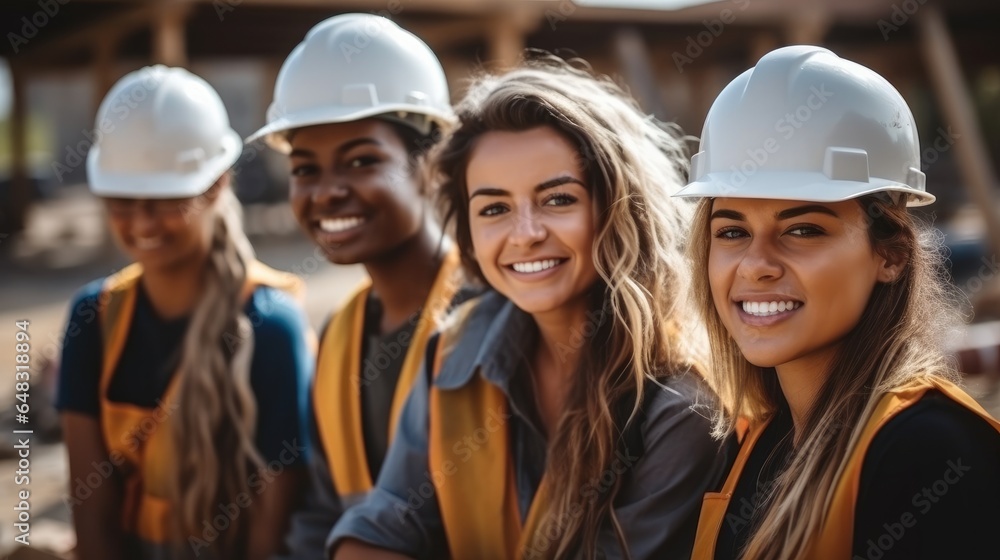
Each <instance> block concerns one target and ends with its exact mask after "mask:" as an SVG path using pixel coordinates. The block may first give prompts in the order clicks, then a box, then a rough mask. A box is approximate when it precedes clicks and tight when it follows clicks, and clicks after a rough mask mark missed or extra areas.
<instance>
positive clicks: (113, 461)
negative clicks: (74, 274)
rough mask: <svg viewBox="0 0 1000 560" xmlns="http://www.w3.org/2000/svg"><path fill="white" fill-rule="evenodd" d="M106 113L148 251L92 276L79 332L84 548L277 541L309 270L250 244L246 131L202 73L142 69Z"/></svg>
mask: <svg viewBox="0 0 1000 560" xmlns="http://www.w3.org/2000/svg"><path fill="white" fill-rule="evenodd" d="M97 126H98V127H99V128H100V129H101V130H102V131H104V134H103V136H102V137H101V138H100V140H99V141H98V142H97V143H96V144H95V146H94V147H93V148H92V150H91V152H90V155H89V157H88V161H87V170H88V176H89V181H90V187H91V190H92V191H93V192H94V194H96V195H97V196H99V197H101V199H102V200H103V202H104V205H105V208H106V210H107V213H108V219H109V225H110V228H111V231H112V233H113V235H114V237H115V239H116V241H117V242H118V244H119V245H120V246H121V247H122V249H123V250H124V251H125V252H126V253H127V254H128V256H129V257H131V258H132V259H133V260H134V264H132V265H129V266H128V267H126V268H124V269H122V270H120V271H118V272H116V273H115V274H112V275H111V276H108V277H107V278H104V279H102V280H99V281H96V282H93V283H91V284H89V285H87V286H86V287H84V288H83V289H82V290H81V291H80V293H79V294H78V295H77V297H76V301H75V302H74V303H73V304H72V307H71V315H70V320H69V326H68V328H67V331H66V339H65V344H64V348H63V358H62V372H61V375H60V387H59V391H58V408H59V409H60V411H61V412H62V416H63V425H64V429H65V434H66V442H67V447H68V451H69V460H70V479H71V480H73V481H75V483H74V485H73V487H72V488H71V496H70V501H71V503H72V505H73V514H74V523H75V526H76V532H77V540H78V550H77V553H78V557H79V558H82V559H85V560H88V559H101V560H108V559H110V560H132V559H159V558H163V559H168V558H194V557H199V558H225V559H241V558H247V559H250V558H253V559H257V558H266V557H267V556H268V555H269V554H271V553H272V552H275V551H277V550H278V549H279V547H280V545H281V537H282V535H283V533H284V529H285V527H286V525H287V521H288V517H289V515H290V512H291V510H292V508H293V506H294V504H295V502H296V500H297V497H298V496H299V493H300V490H299V489H300V484H301V480H302V478H303V469H302V465H303V464H304V463H305V461H306V458H307V457H306V454H305V453H306V452H305V450H306V449H307V447H308V441H307V438H308V430H307V429H306V428H307V423H306V419H305V411H306V408H307V402H306V399H307V390H308V385H309V380H310V377H311V374H312V350H311V347H310V342H311V341H310V337H311V331H310V329H309V327H308V326H307V324H306V322H305V318H304V315H303V313H302V312H301V308H300V306H299V303H298V301H297V299H298V298H299V297H300V296H301V290H302V286H301V283H300V281H299V280H298V279H297V278H295V277H294V276H292V275H289V274H286V273H282V272H278V271H276V270H272V269H270V268H268V267H266V266H265V265H263V264H262V263H260V262H258V261H257V260H256V259H255V257H254V252H253V249H252V247H251V246H250V243H249V241H248V240H247V238H246V235H245V234H244V233H243V230H242V225H241V223H240V221H241V216H240V207H239V202H238V201H237V200H236V197H235V195H234V194H233V191H232V189H231V187H230V181H231V172H230V171H229V169H230V167H231V166H232V165H233V164H234V163H235V161H236V160H237V159H238V158H239V155H240V153H241V147H242V142H241V139H240V137H239V136H238V135H237V134H236V133H235V132H234V131H233V130H232V129H231V128H229V121H228V117H227V115H226V111H225V108H224V107H223V105H222V101H221V100H220V99H219V97H218V94H217V93H216V92H215V91H214V90H213V89H212V88H211V87H210V86H209V85H208V84H207V83H206V82H205V81H204V80H202V79H201V78H199V77H197V76H194V75H193V74H190V73H188V72H187V71H185V70H183V69H180V68H166V67H163V66H155V67H149V68H145V69H143V70H140V71H137V72H133V73H131V74H129V75H127V76H125V77H124V78H122V80H120V81H119V82H118V83H117V84H116V85H115V86H114V87H113V88H112V90H111V91H110V92H109V93H108V95H107V97H106V98H105V100H104V102H103V103H102V105H101V107H100V110H99V112H98V117H97ZM94 473H97V474H98V475H99V478H100V483H98V484H94V483H93V482H92V481H93V480H95V476H94Z"/></svg>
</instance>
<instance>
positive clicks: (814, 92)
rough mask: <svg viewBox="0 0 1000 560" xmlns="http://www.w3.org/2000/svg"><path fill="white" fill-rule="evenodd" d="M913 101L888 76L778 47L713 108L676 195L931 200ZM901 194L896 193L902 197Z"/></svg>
mask: <svg viewBox="0 0 1000 560" xmlns="http://www.w3.org/2000/svg"><path fill="white" fill-rule="evenodd" d="M919 152H920V143H919V140H918V139H917V127H916V123H915V122H914V120H913V115H912V114H911V113H910V109H909V107H907V106H906V102H904V101H903V98H902V96H901V95H900V94H899V92H898V91H896V89H895V88H894V87H892V85H891V84H889V82H888V81H886V80H885V79H884V78H883V77H882V76H879V75H878V74H876V73H875V72H874V71H872V70H871V69H869V68H866V67H864V66H861V65H860V64H857V63H854V62H851V61H849V60H844V59H842V58H840V57H838V56H837V55H835V54H834V53H832V52H830V51H828V50H826V49H823V48H820V47H812V46H792V47H784V48H780V49H777V50H775V51H772V52H770V53H768V54H766V55H764V57H763V58H761V59H760V61H759V62H758V63H757V65H756V66H755V67H753V68H751V69H749V70H747V71H746V72H744V73H743V74H741V75H740V76H738V77H737V78H736V79H735V80H733V81H732V82H730V84H729V85H728V86H726V88H725V89H723V90H722V93H720V94H719V97H717V98H716V100H715V103H713V104H712V108H711V109H710V110H709V112H708V117H707V119H706V120H705V128H704V130H703V131H702V135H701V148H700V151H699V152H698V153H697V154H695V156H694V158H693V159H692V160H691V178H692V182H691V183H689V184H688V185H687V186H686V187H685V188H683V189H681V190H680V191H679V192H678V193H677V194H676V195H675V196H681V197H717V196H722V197H735V198H768V199H788V200H805V201H815V202H836V201H841V200H848V199H851V198H856V197H859V196H862V195H866V194H871V193H876V192H889V193H901V195H904V196H906V197H907V204H908V205H909V206H921V205H924V204H930V203H931V202H934V196H933V195H931V194H928V193H927V192H926V188H925V185H924V182H925V178H924V174H923V173H922V172H921V171H920V153H919ZM896 196H899V195H896Z"/></svg>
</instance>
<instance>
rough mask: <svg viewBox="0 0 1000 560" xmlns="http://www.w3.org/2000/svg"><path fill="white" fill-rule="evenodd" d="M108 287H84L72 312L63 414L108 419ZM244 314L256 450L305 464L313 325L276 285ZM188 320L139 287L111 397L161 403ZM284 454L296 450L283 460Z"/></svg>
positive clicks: (258, 293) (63, 367)
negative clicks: (162, 310) (103, 402)
mask: <svg viewBox="0 0 1000 560" xmlns="http://www.w3.org/2000/svg"><path fill="white" fill-rule="evenodd" d="M102 284H103V280H96V281H94V282H91V283H90V284H87V285H86V286H84V287H83V288H82V289H81V290H80V291H79V292H78V293H77V295H76V297H75V299H74V301H73V304H72V306H71V307H70V315H69V320H68V323H67V327H66V335H65V338H64V341H63V351H62V362H61V364H60V373H59V388H58V392H57V395H56V408H58V409H59V410H60V411H72V412H77V413H81V414H87V415H90V416H94V417H95V418H97V417H99V416H100V414H101V409H100V380H101V370H102V369H103V356H102V355H103V348H104V344H103V340H102V335H101V326H100V320H99V319H98V314H97V310H98V297H99V296H100V293H101V286H102ZM244 312H245V313H246V315H247V317H248V318H249V319H250V322H251V324H252V325H253V334H254V351H253V358H252V360H251V364H250V386H251V388H252V390H253V393H254V395H255V397H256V401H257V430H256V442H257V449H258V450H259V451H260V453H261V455H262V456H263V457H264V460H265V461H267V462H270V461H273V460H283V461H284V463H285V466H293V465H294V466H298V465H304V464H305V463H306V460H307V459H308V456H307V453H308V451H307V449H309V412H310V410H309V407H310V403H309V386H310V384H311V382H312V375H313V366H314V360H313V356H312V352H311V351H310V349H309V343H308V332H309V326H308V323H307V322H306V319H305V316H304V315H303V313H302V311H301V309H300V308H299V307H298V305H297V304H296V303H295V302H294V301H293V299H292V298H291V297H290V296H289V295H287V294H286V293H285V292H283V291H281V290H278V289H276V288H272V287H269V286H260V287H258V288H257V289H256V290H255V291H254V293H253V294H252V295H251V297H250V298H249V300H248V301H247V303H246V305H245V307H244ZM188 321H189V318H188V317H181V318H178V319H170V320H164V319H162V318H161V317H159V316H158V315H157V314H156V312H155V310H154V309H153V306H152V304H151V303H150V301H149V297H148V296H147V294H146V292H145V290H144V289H143V287H142V283H141V282H140V283H139V289H138V293H137V294H136V303H135V311H134V315H133V317H132V323H131V325H130V329H129V333H128V338H127V340H126V342H125V347H124V349H123V350H122V353H121V357H120V359H119V360H118V365H117V367H116V368H115V373H114V376H113V377H112V381H111V384H110V386H109V387H108V397H109V398H110V400H112V401H114V402H122V403H129V404H135V405H138V406H143V407H147V408H154V407H156V406H157V405H158V401H159V399H160V398H161V397H162V396H163V394H164V393H165V392H166V389H167V386H168V385H169V384H170V380H171V379H172V378H173V376H174V374H175V373H176V371H177V366H178V364H179V362H180V354H181V347H182V345H183V342H184V334H185V331H186V330H187V326H188ZM285 449H294V450H295V452H293V453H291V455H292V457H291V458H290V457H289V455H290V454H289V453H285V455H284V456H283V457H280V459H279V456H280V455H281V452H282V451H283V450H285ZM289 460H291V462H290V463H289Z"/></svg>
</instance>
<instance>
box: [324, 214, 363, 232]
mask: <svg viewBox="0 0 1000 560" xmlns="http://www.w3.org/2000/svg"><path fill="white" fill-rule="evenodd" d="M363 223H365V219H364V218H363V217H362V216H348V217H345V218H325V219H322V220H320V221H319V224H318V225H319V230H320V231H322V232H323V233H340V232H342V231H347V230H349V229H354V228H356V227H358V226H360V225H361V224H363Z"/></svg>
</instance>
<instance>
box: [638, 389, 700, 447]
mask: <svg viewBox="0 0 1000 560" xmlns="http://www.w3.org/2000/svg"><path fill="white" fill-rule="evenodd" d="M646 391H649V394H648V395H647V396H646V397H645V398H644V399H643V406H642V408H643V410H642V414H643V420H642V433H643V439H644V440H645V441H646V442H647V446H648V445H649V444H650V443H654V442H656V441H658V440H661V439H665V438H669V439H670V440H671V445H670V447H671V448H672V449H677V448H676V447H674V445H675V443H674V442H676V443H677V444H679V445H692V446H699V447H702V446H704V447H705V449H708V448H709V447H711V448H712V449H715V448H716V447H717V446H718V442H716V441H715V440H714V439H713V438H712V435H711V433H712V418H713V416H714V415H715V413H716V410H717V407H718V402H717V399H716V397H715V395H714V393H712V391H711V390H710V389H709V388H708V385H707V384H706V383H705V382H704V381H703V380H702V379H701V377H699V376H698V375H697V374H695V373H693V372H691V371H685V372H680V373H677V374H675V375H671V376H669V377H665V378H660V379H657V380H656V381H655V382H649V383H647V384H646Z"/></svg>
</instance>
